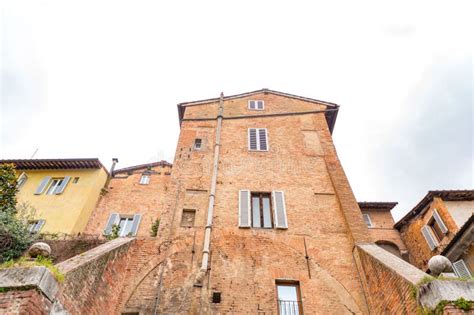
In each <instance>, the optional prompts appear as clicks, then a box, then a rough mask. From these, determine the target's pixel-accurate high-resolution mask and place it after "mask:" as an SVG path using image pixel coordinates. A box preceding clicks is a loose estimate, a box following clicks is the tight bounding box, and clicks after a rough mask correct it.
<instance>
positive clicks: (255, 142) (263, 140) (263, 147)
mask: <svg viewBox="0 0 474 315" xmlns="http://www.w3.org/2000/svg"><path fill="white" fill-rule="evenodd" d="M248 137H249V139H248V140H249V141H248V142H249V150H250V151H268V132H267V129H266V128H249V130H248Z"/></svg>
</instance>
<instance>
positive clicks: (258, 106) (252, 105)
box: [248, 100, 265, 110]
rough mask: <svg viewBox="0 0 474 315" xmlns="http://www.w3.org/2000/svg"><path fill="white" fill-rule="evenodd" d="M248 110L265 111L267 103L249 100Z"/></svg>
mask: <svg viewBox="0 0 474 315" xmlns="http://www.w3.org/2000/svg"><path fill="white" fill-rule="evenodd" d="M248 108H249V109H251V110H264V109H265V103H264V101H262V100H249V102H248Z"/></svg>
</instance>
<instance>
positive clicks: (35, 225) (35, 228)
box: [28, 220, 46, 234]
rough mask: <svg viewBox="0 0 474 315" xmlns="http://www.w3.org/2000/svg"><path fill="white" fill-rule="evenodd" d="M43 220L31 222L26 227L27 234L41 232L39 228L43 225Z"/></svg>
mask: <svg viewBox="0 0 474 315" xmlns="http://www.w3.org/2000/svg"><path fill="white" fill-rule="evenodd" d="M45 222H46V221H45V220H36V221H31V222H30V223H29V225H28V232H30V233H31V234H36V233H38V232H39V231H41V228H42V227H43V225H44V224H45Z"/></svg>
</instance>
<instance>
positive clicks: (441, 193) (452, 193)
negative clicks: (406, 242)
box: [394, 189, 474, 229]
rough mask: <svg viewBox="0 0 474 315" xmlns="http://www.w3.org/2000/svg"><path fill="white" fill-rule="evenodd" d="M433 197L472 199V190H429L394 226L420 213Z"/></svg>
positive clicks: (447, 199)
mask: <svg viewBox="0 0 474 315" xmlns="http://www.w3.org/2000/svg"><path fill="white" fill-rule="evenodd" d="M434 197H439V198H441V199H443V200H446V201H455V200H474V190H472V189H467V190H430V191H428V193H427V194H426V196H425V197H424V198H423V199H422V200H421V201H420V202H419V203H418V204H417V205H416V206H415V207H414V208H413V209H412V210H411V211H410V212H408V213H407V214H406V215H405V216H404V217H403V218H402V219H401V220H400V221H398V222H397V223H395V225H394V227H395V228H396V229H400V228H401V227H402V226H403V225H404V224H406V223H408V222H409V221H410V220H411V219H412V218H414V217H415V216H417V215H418V214H419V213H421V212H422V211H423V210H424V209H425V208H426V206H427V205H428V204H429V203H430V202H431V201H432V200H433V198H434Z"/></svg>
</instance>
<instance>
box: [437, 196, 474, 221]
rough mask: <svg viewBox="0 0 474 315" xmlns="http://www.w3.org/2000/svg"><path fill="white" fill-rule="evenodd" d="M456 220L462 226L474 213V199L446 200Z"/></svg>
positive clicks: (449, 210) (446, 204) (445, 202)
mask: <svg viewBox="0 0 474 315" xmlns="http://www.w3.org/2000/svg"><path fill="white" fill-rule="evenodd" d="M444 205H445V206H446V208H447V209H448V212H449V214H450V215H451V217H452V218H453V220H454V222H455V223H456V225H457V226H458V228H461V227H462V226H463V225H464V223H465V222H466V221H467V220H468V219H469V218H470V217H471V216H472V214H473V213H474V200H463V201H444Z"/></svg>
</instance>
